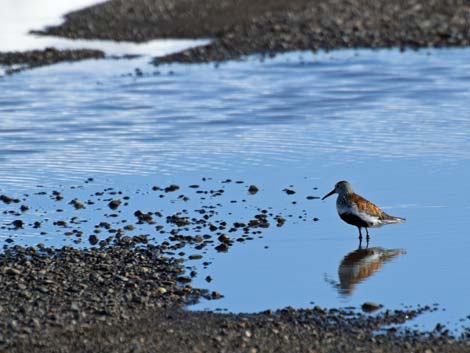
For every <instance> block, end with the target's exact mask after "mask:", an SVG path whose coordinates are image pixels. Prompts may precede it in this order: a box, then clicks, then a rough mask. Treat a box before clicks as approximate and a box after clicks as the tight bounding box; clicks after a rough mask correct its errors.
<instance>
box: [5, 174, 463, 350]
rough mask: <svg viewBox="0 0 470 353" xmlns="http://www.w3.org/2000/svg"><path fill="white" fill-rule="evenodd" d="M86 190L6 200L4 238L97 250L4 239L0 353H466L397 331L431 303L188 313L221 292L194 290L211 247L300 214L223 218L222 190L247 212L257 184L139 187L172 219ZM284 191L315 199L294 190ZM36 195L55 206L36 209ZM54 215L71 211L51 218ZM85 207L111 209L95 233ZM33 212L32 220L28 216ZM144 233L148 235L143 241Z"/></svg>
mask: <svg viewBox="0 0 470 353" xmlns="http://www.w3.org/2000/svg"><path fill="white" fill-rule="evenodd" d="M86 186H88V187H90V188H92V190H93V179H91V178H90V179H88V180H86V181H85V182H84V183H83V184H81V185H78V186H71V187H70V189H64V190H60V191H59V190H52V191H45V190H42V189H40V191H39V192H37V193H34V195H28V194H25V195H12V196H8V195H4V194H2V195H0V201H1V202H2V208H3V216H4V217H5V216H7V215H13V216H14V217H15V220H14V221H13V222H12V223H11V224H10V225H4V226H2V227H1V228H2V230H3V231H4V232H7V231H9V230H12V229H14V230H15V232H19V231H20V230H21V229H25V230H26V231H27V232H28V233H29V232H40V231H41V232H44V234H45V233H46V232H45V231H46V230H48V232H50V233H51V234H60V233H63V235H64V236H66V237H68V238H69V239H70V237H72V238H75V240H74V241H73V243H76V244H80V242H81V239H82V238H83V239H84V240H88V241H89V243H90V244H91V245H93V246H94V247H91V248H85V249H77V248H72V247H63V248H60V249H54V248H48V247H45V246H44V245H38V246H37V247H27V248H25V247H22V246H20V245H14V244H15V243H16V242H17V238H16V237H15V236H12V237H11V238H9V239H7V240H6V241H5V244H4V248H3V252H1V253H0V351H2V352H250V353H254V352H349V351H366V352H411V351H413V352H426V353H430V352H470V341H469V338H470V332H468V333H467V334H466V335H463V336H462V337H459V338H458V339H456V338H454V337H452V336H451V335H450V334H449V332H448V331H447V330H446V328H445V327H444V326H442V325H440V324H438V325H437V326H436V328H435V330H434V331H433V332H431V333H427V334H424V333H421V332H414V331H405V332H399V331H398V329H397V328H396V327H393V325H394V324H397V325H399V324H401V323H404V322H405V321H406V320H409V319H412V318H414V317H416V316H417V315H420V314H422V313H426V312H430V311H433V310H436V308H435V307H427V306H426V307H421V308H419V309H416V310H412V309H410V310H400V311H391V310H387V309H386V308H382V307H381V306H380V305H377V304H375V303H365V304H364V305H363V307H362V309H363V311H365V312H372V311H374V312H378V315H375V314H372V315H370V314H365V313H358V311H352V310H338V309H330V310H326V309H323V308H320V307H314V308H306V309H299V310H295V309H292V308H286V309H284V310H279V311H274V312H273V311H270V310H268V311H266V312H262V313H255V314H240V315H235V314H218V313H210V312H190V311H187V310H185V306H186V305H188V304H191V303H194V302H196V301H198V300H201V299H203V298H205V299H211V300H212V299H217V298H219V297H220V296H221V295H222V294H223V293H222V294H219V293H217V292H209V291H207V290H204V289H198V288H193V287H192V286H191V284H190V283H191V282H192V279H193V277H195V276H197V275H198V274H197V272H196V271H195V268H194V267H193V262H194V261H198V260H200V261H210V257H209V256H207V254H206V252H205V250H204V249H205V248H208V247H213V248H214V249H215V250H216V251H219V252H221V253H225V252H228V251H230V249H231V248H232V247H233V246H241V245H240V244H244V243H245V242H248V241H250V240H252V239H253V237H259V236H261V235H262V231H263V230H266V229H268V228H269V227H273V226H276V227H283V225H284V223H285V222H289V220H290V219H292V218H295V219H296V220H298V219H300V218H299V217H298V215H296V214H295V215H293V214H285V215H284V216H283V215H282V214H278V213H277V212H269V211H268V210H267V209H261V208H259V207H257V206H254V208H253V211H256V214H255V215H254V216H250V215H249V213H248V215H247V217H248V218H247V219H248V221H246V220H245V219H243V218H241V219H239V221H237V222H234V223H232V221H230V220H228V219H227V220H225V219H224V218H222V215H221V213H219V211H220V210H221V209H224V208H225V207H226V206H224V205H223V201H221V200H220V199H221V198H222V196H223V195H224V193H225V192H226V191H229V190H232V189H236V190H239V191H238V192H239V197H240V198H241V199H242V200H233V201H237V203H238V202H240V203H241V204H243V200H244V199H245V198H252V199H255V198H256V195H257V194H258V193H262V192H266V191H265V190H264V189H263V187H261V186H260V187H258V186H255V185H249V184H247V183H244V182H243V181H236V182H234V181H232V180H230V179H227V180H223V181H220V182H213V181H209V180H207V179H206V178H203V179H202V180H201V183H200V184H191V185H189V186H183V185H181V186H180V185H176V184H171V185H167V186H156V185H155V186H151V187H150V186H149V188H148V189H147V190H143V189H139V191H136V194H139V195H140V194H141V193H142V192H143V193H144V194H146V195H148V197H150V198H154V199H155V200H159V202H158V203H159V204H160V205H159V206H160V207H163V208H166V207H167V206H166V204H165V202H168V203H170V204H173V205H174V202H175V201H176V200H179V203H180V207H182V210H181V211H178V212H176V213H171V214H165V213H164V211H151V212H149V211H145V210H144V211H141V210H136V211H134V208H133V206H134V204H133V202H132V201H133V198H134V197H135V196H134V194H133V193H131V192H129V193H128V195H130V196H128V195H126V193H124V192H123V191H119V190H115V189H114V188H105V189H101V188H97V189H95V190H96V191H95V192H93V191H92V190H88V191H87V192H86V193H85V194H82V195H88V196H87V198H86V199H82V201H80V200H79V198H77V197H76V196H78V195H75V193H76V192H77V191H76V190H81V189H82V187H83V188H84V187H86ZM278 192H279V193H280V195H284V194H287V196H285V197H294V196H293V195H298V196H299V197H302V198H305V197H306V198H307V199H309V200H318V198H317V197H315V196H306V195H300V192H299V191H298V190H297V191H296V190H294V189H293V188H292V187H289V188H286V189H284V190H279V191H278ZM34 198H38V199H45V200H48V201H47V202H49V203H50V204H51V205H50V206H48V207H46V205H47V204H45V205H44V206H41V207H38V206H33V205H34V204H35V202H34V201H33V199H34ZM190 199H199V200H200V203H199V204H198V206H197V208H196V209H195V210H194V211H193V210H191V209H190V208H189V207H188V205H187V203H186V202H187V201H188V200H190ZM165 200H166V201H165ZM59 207H60V208H61V209H62V210H64V211H65V214H63V213H62V212H59V213H57V215H56V216H53V214H49V213H48V212H46V211H47V210H50V209H58V208H59ZM242 207H243V208H244V209H247V207H248V206H246V205H245V206H242ZM128 208H130V210H128V211H127V212H126V210H127V209H128ZM87 209H93V210H94V212H95V213H98V214H99V212H100V210H101V211H102V212H104V213H105V215H104V216H103V219H102V221H98V222H99V223H97V224H96V225H95V226H94V227H93V229H94V231H93V232H92V234H91V235H88V234H90V233H89V230H88V231H87V229H86V224H87V222H84V221H85V220H87V219H86V217H84V216H81V215H82V214H83V212H85V211H86V210H87ZM248 209H249V207H248ZM41 210H43V211H42V212H44V213H42V212H41ZM31 211H33V212H34V215H32V216H34V217H37V218H30V216H31V215H29V213H30V212H31ZM110 212H111V213H110ZM131 214H132V215H133V217H134V220H133V221H132V220H130V219H129V216H130V215H131ZM65 216H67V217H65ZM55 217H61V218H58V219H56V218H55ZM62 217H64V218H62ZM35 219H37V220H36V221H34V220H35ZM125 219H127V221H124V220H125ZM304 221H306V222H307V221H311V220H308V219H304ZM48 222H50V223H52V225H51V226H50V227H49V228H48V226H47V224H48ZM54 230H60V232H55V231H54ZM146 230H148V231H149V234H140V232H141V231H144V232H145V231H146ZM136 233H137V235H135V234H136ZM199 233H200V234H203V235H202V236H201V235H199ZM190 234H196V235H190ZM56 236H57V235H56ZM78 240H80V241H78ZM7 244H8V245H7ZM202 264H203V265H204V266H206V265H207V266H209V264H210V262H203V263H202ZM205 264H206V265H205ZM234 266H236V264H234ZM286 285H289V284H288V283H286ZM248 290H249V289H248ZM273 295H276V293H273ZM379 309H381V311H378V310H379Z"/></svg>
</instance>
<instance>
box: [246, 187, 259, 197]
mask: <svg viewBox="0 0 470 353" xmlns="http://www.w3.org/2000/svg"><path fill="white" fill-rule="evenodd" d="M258 191H259V189H258V187H257V186H256V185H250V187H249V188H248V192H249V193H250V194H251V195H254V194H256V193H257V192H258Z"/></svg>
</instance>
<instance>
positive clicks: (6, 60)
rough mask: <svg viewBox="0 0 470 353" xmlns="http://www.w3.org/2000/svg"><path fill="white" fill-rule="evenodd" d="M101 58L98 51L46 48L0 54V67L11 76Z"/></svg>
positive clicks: (101, 53)
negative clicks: (67, 62) (31, 70)
mask: <svg viewBox="0 0 470 353" xmlns="http://www.w3.org/2000/svg"><path fill="white" fill-rule="evenodd" d="M102 58H104V52H102V51H100V50H91V49H77V50H57V49H55V48H46V49H44V50H29V51H24V52H6V53H2V52H0V65H4V66H6V67H7V69H6V73H7V74H12V73H15V72H19V71H23V70H25V69H32V68H35V67H40V66H46V65H52V64H55V63H59V62H64V61H79V60H85V59H102Z"/></svg>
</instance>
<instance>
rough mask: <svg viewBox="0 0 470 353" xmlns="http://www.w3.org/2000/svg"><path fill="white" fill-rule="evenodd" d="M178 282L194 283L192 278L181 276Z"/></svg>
mask: <svg viewBox="0 0 470 353" xmlns="http://www.w3.org/2000/svg"><path fill="white" fill-rule="evenodd" d="M176 280H177V281H178V282H180V283H189V282H191V281H192V279H191V277H186V276H179V277H178V278H176Z"/></svg>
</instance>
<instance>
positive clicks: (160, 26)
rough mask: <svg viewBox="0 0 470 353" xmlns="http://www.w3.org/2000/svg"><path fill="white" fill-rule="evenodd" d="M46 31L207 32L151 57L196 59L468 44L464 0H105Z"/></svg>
mask: <svg viewBox="0 0 470 353" xmlns="http://www.w3.org/2000/svg"><path fill="white" fill-rule="evenodd" d="M42 33H45V34H53V35H60V36H64V37H70V38H100V39H115V40H130V41H137V42H141V41H146V40H149V39H154V38H176V37H183V38H201V37H205V38H213V39H214V42H213V43H212V44H210V45H207V46H203V47H198V48H195V49H191V50H187V51H185V52H183V53H179V54H175V55H170V56H167V57H165V58H161V59H158V62H173V61H182V62H201V61H219V60H228V59H237V58H240V57H241V56H243V55H246V54H253V53H269V54H272V53H277V52H284V51H289V50H297V49H310V50H318V49H336V48H353V47H354V48H357V47H370V48H381V47H400V48H405V47H412V48H420V47H429V46H432V47H443V46H466V45H468V44H469V43H470V2H469V1H468V0H466V1H462V0H439V1H429V0H401V1H386V0H376V1H371V0H348V1H337V0H316V1H309V0H292V1H281V0H270V1H266V0H238V1H227V0H226V1H197V0H157V1H154V0H152V1H150V0H134V1H124V0H111V1H108V2H106V3H103V4H100V5H97V6H94V7H90V8H87V9H84V10H81V11H77V12H74V13H71V14H69V15H68V16H67V20H66V21H65V23H64V24H63V25H61V26H58V27H50V28H48V29H47V30H46V31H45V32H42Z"/></svg>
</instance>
